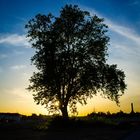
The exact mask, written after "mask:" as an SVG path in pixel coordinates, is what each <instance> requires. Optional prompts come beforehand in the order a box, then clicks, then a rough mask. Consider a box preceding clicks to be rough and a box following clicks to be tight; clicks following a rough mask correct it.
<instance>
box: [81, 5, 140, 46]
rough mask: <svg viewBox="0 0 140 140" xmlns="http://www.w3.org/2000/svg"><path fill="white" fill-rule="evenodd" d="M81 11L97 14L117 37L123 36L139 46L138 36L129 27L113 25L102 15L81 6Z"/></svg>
mask: <svg viewBox="0 0 140 140" xmlns="http://www.w3.org/2000/svg"><path fill="white" fill-rule="evenodd" d="M82 7H83V9H85V10H87V11H89V12H90V13H91V14H93V15H94V14H97V15H98V16H99V17H101V18H104V19H105V23H106V24H107V25H108V27H109V30H111V31H113V32H116V33H118V34H119V35H122V36H124V37H125V38H128V39H130V40H131V41H134V42H135V43H137V44H140V35H138V34H137V33H136V32H135V31H134V30H132V29H131V28H129V27H125V26H122V25H120V24H117V23H115V22H114V21H111V20H110V19H109V18H107V17H104V16H102V14H100V13H98V12H97V11H96V10H94V9H92V8H89V7H85V6H82Z"/></svg>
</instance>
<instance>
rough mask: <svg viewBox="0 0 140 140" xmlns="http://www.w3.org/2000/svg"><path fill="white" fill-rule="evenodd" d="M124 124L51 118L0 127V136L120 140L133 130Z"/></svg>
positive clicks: (98, 119) (7, 139)
mask: <svg viewBox="0 0 140 140" xmlns="http://www.w3.org/2000/svg"><path fill="white" fill-rule="evenodd" d="M125 120H126V118H121V119H120V118H116V119H113V118H106V117H97V116H95V117H91V118H89V117H76V118H70V119H69V120H63V119H62V118H61V117H54V118H48V119H47V120H44V121H39V120H33V121H24V122H21V123H5V124H0V136H1V139H3V140H31V139H33V140H56V139H61V140H93V139H94V140H110V139H113V140H120V139H122V138H123V137H124V136H126V135H127V134H128V133H129V132H130V131H133V129H134V128H135V127H137V125H134V124H131V123H130V122H129V121H125Z"/></svg>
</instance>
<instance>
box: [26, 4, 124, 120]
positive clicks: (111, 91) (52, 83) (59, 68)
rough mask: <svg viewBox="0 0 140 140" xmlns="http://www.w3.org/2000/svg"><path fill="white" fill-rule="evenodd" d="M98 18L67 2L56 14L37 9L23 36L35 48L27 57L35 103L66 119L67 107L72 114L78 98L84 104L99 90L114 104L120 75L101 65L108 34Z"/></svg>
mask: <svg viewBox="0 0 140 140" xmlns="http://www.w3.org/2000/svg"><path fill="white" fill-rule="evenodd" d="M103 21H104V20H103V19H101V18H98V17H97V16H96V15H93V16H91V15H90V13H89V12H87V11H82V10H81V9H80V8H79V7H78V6H76V5H74V6H73V5H66V6H65V7H64V8H62V9H61V11H60V15H59V16H58V17H54V16H52V14H48V15H42V14H38V15H36V16H35V18H33V19H31V20H30V21H29V22H28V24H27V25H26V28H27V30H28V33H27V37H29V38H30V42H31V43H32V48H34V49H35V50H36V53H35V55H34V56H33V57H32V58H31V61H32V63H33V64H34V65H35V66H36V68H37V69H38V71H37V72H34V73H33V76H32V77H31V78H30V83H31V84H30V85H29V87H28V90H31V91H33V92H34V94H33V96H34V100H35V101H36V102H37V104H41V105H46V107H47V109H48V110H49V111H50V112H54V111H60V112H61V114H62V116H63V118H68V110H69V111H71V112H72V113H75V112H76V111H77V110H76V104H77V103H78V102H79V103H80V104H82V105H84V104H86V103H87V99H88V98H92V97H93V95H96V94H97V93H98V92H101V93H102V95H104V96H105V97H107V98H109V99H111V100H113V101H115V102H116V103H117V104H118V103H119V97H120V96H121V95H122V94H123V93H124V90H125V88H126V84H125V81H124V80H125V74H124V72H123V71H122V70H119V69H117V65H108V64H106V60H107V58H106V57H107V55H108V54H107V46H108V42H109V37H108V36H106V32H107V26H106V25H105V24H104V23H103ZM119 91H121V92H119Z"/></svg>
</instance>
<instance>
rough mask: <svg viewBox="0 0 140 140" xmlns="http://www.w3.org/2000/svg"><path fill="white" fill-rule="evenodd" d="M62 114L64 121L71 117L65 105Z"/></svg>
mask: <svg viewBox="0 0 140 140" xmlns="http://www.w3.org/2000/svg"><path fill="white" fill-rule="evenodd" d="M61 113H62V117H63V119H65V120H67V119H68V118H69V116H68V110H67V105H65V106H63V107H62V108H61Z"/></svg>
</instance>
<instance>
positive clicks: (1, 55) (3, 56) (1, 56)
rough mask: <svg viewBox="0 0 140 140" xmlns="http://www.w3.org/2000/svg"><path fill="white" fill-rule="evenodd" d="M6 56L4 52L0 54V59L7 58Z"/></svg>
mask: <svg viewBox="0 0 140 140" xmlns="http://www.w3.org/2000/svg"><path fill="white" fill-rule="evenodd" d="M7 57H8V56H7V55H6V54H0V60H1V59H5V58H7Z"/></svg>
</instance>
